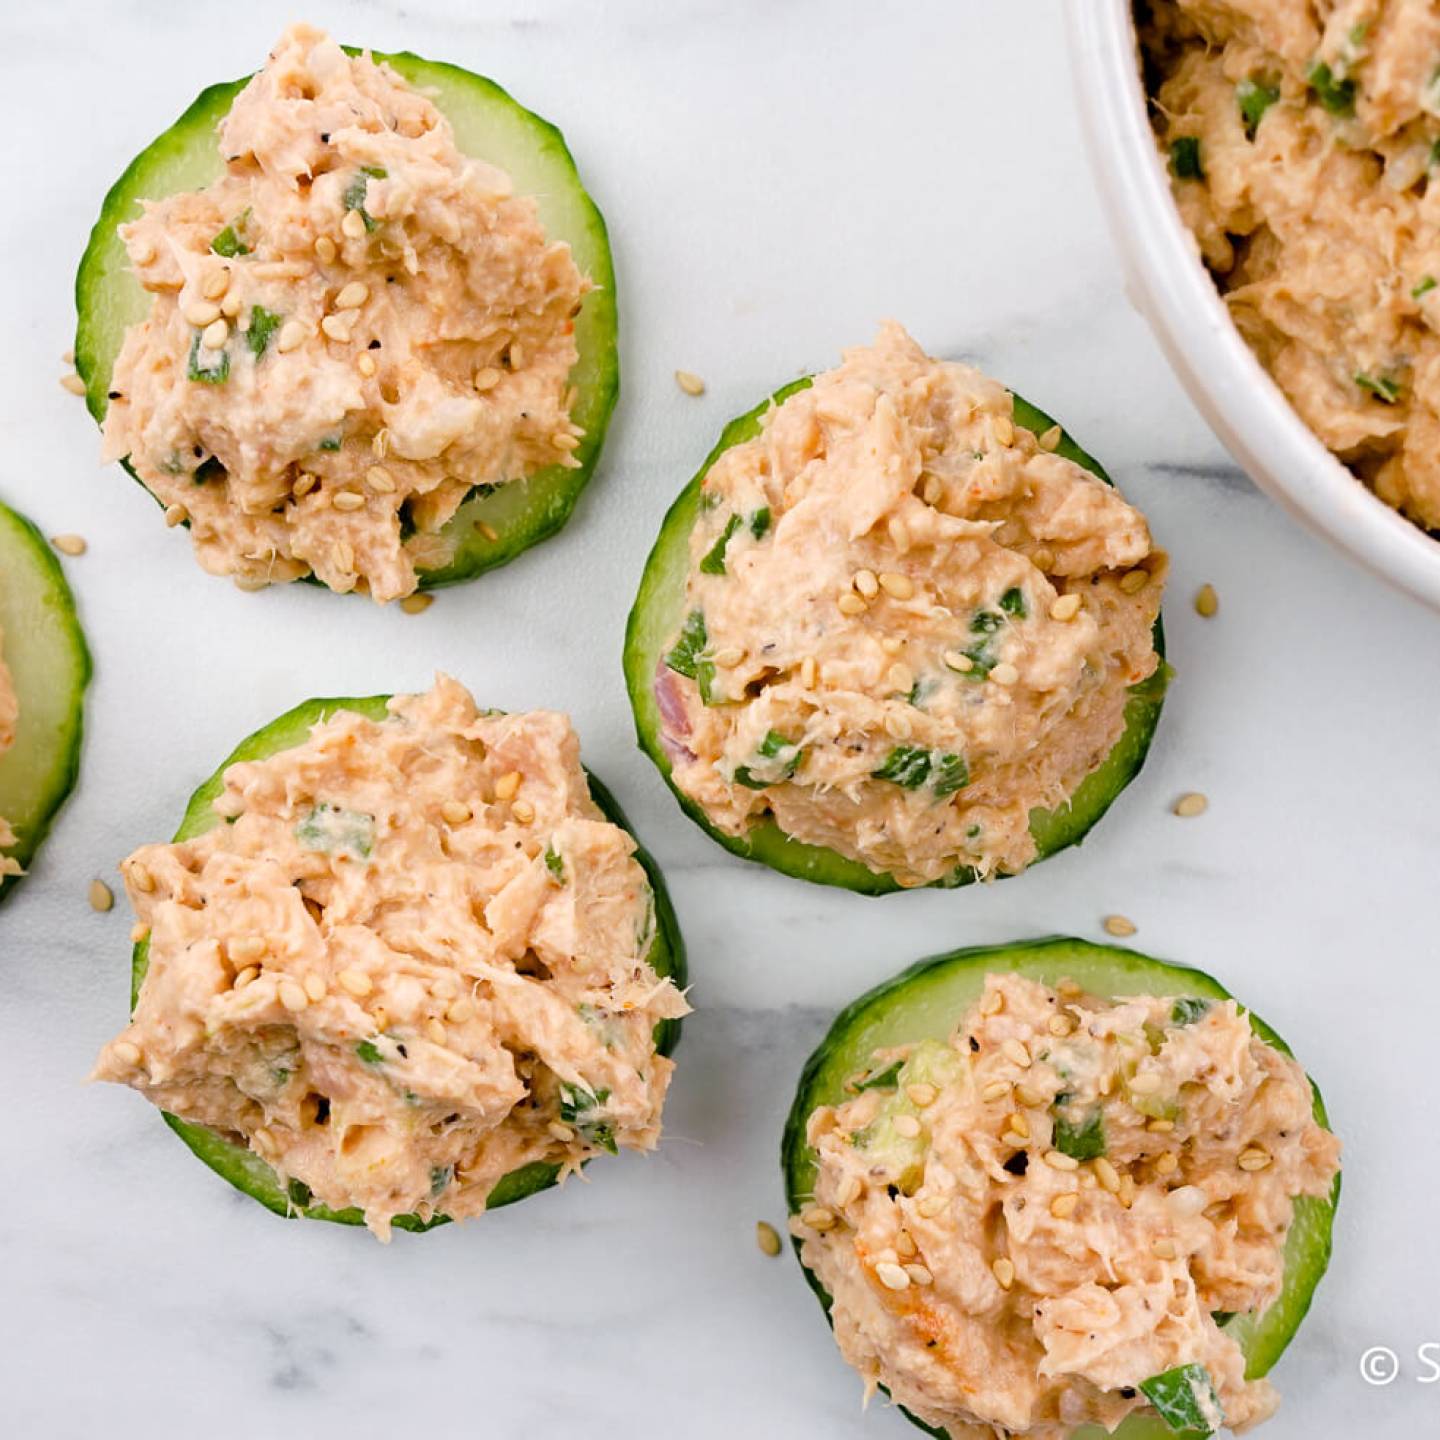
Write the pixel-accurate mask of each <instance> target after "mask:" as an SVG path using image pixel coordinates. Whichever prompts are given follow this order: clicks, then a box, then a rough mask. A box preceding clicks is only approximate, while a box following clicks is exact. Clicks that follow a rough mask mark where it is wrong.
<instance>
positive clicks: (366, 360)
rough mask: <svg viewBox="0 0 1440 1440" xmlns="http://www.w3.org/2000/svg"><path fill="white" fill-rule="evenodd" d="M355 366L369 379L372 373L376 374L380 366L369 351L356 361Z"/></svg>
mask: <svg viewBox="0 0 1440 1440" xmlns="http://www.w3.org/2000/svg"><path fill="white" fill-rule="evenodd" d="M355 368H356V369H357V370H358V371H359V372H360V373H361V374H362V375H363V376H364V377H365V378H366V379H367V380H368V379H370V377H371V376H372V375H374V373H375V371H376V369H377V368H378V367H377V366H376V364H375V361H374V359H373V358H372V357H371V356H370V355H369V354H368V353H367V354H362V355H361V356H360V358H359V359H358V360H357V361H356V362H355Z"/></svg>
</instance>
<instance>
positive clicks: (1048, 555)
mask: <svg viewBox="0 0 1440 1440" xmlns="http://www.w3.org/2000/svg"><path fill="white" fill-rule="evenodd" d="M1030 563H1031V564H1032V565H1033V566H1034V567H1035V568H1036V569H1037V570H1039V571H1040V572H1041V574H1043V575H1048V574H1049V573H1050V572H1051V571H1052V570H1053V569H1054V568H1055V552H1054V551H1053V550H1052V549H1050V547H1049V546H1048V545H1038V546H1036V548H1035V549H1034V550H1033V551H1031V553H1030Z"/></svg>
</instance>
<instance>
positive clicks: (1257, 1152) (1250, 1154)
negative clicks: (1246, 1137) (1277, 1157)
mask: <svg viewBox="0 0 1440 1440" xmlns="http://www.w3.org/2000/svg"><path fill="white" fill-rule="evenodd" d="M1270 1158H1271V1157H1270V1155H1269V1154H1268V1153H1267V1152H1266V1151H1264V1150H1262V1149H1261V1148H1260V1147H1259V1146H1258V1145H1249V1146H1246V1148H1245V1149H1244V1150H1242V1151H1241V1152H1240V1156H1239V1158H1238V1159H1237V1160H1236V1162H1235V1163H1236V1164H1237V1165H1238V1166H1239V1167H1240V1168H1241V1169H1242V1170H1247V1171H1251V1172H1253V1171H1256V1170H1264V1169H1265V1168H1266V1167H1267V1166H1268V1165H1269V1164H1270Z"/></svg>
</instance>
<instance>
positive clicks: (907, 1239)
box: [895, 1230, 920, 1260]
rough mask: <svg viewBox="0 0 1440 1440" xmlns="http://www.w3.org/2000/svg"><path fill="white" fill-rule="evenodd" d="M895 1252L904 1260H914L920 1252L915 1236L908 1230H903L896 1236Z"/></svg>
mask: <svg viewBox="0 0 1440 1440" xmlns="http://www.w3.org/2000/svg"><path fill="white" fill-rule="evenodd" d="M895 1253H896V1254H897V1255H898V1256H899V1257H900V1258H901V1259H902V1260H913V1259H914V1258H915V1257H916V1256H917V1255H918V1254H919V1253H920V1247H919V1246H918V1245H917V1244H916V1243H915V1237H914V1236H913V1235H912V1234H911V1233H910V1232H909V1231H908V1230H902V1231H901V1232H900V1233H899V1234H898V1235H897V1236H896V1237H895Z"/></svg>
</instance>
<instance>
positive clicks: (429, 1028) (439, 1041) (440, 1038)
mask: <svg viewBox="0 0 1440 1440" xmlns="http://www.w3.org/2000/svg"><path fill="white" fill-rule="evenodd" d="M425 1033H426V1035H428V1036H429V1037H430V1039H431V1041H432V1042H433V1043H434V1044H436V1045H443V1044H444V1043H445V1041H446V1040H447V1039H448V1038H449V1037H448V1036H447V1035H446V1034H445V1026H444V1024H443V1023H442V1022H441V1021H439V1020H437V1019H436V1018H435V1017H434V1016H433V1015H432V1016H431V1017H430V1019H428V1020H427V1021H426V1022H425Z"/></svg>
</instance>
